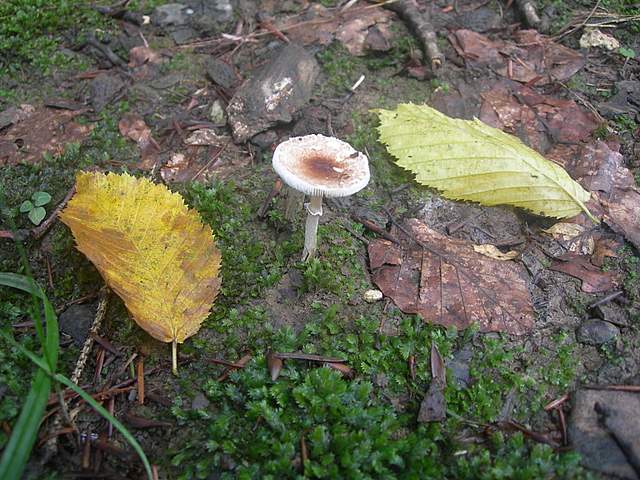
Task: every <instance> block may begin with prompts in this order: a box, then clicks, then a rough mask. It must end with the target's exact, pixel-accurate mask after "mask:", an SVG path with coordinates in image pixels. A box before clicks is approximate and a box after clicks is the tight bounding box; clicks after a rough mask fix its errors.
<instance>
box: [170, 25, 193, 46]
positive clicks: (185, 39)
mask: <svg viewBox="0 0 640 480" xmlns="http://www.w3.org/2000/svg"><path fill="white" fill-rule="evenodd" d="M197 37H198V32H196V31H195V30H194V29H193V28H191V27H180V28H176V29H175V30H174V31H172V32H171V38H173V41H174V42H176V45H184V44H185V43H189V42H190V41H191V40H193V39H194V38H197Z"/></svg>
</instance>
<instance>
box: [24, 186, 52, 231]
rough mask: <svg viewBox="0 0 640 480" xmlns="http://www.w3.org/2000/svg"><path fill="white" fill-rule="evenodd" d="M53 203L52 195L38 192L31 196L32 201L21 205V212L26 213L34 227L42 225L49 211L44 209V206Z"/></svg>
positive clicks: (26, 201)
mask: <svg viewBox="0 0 640 480" xmlns="http://www.w3.org/2000/svg"><path fill="white" fill-rule="evenodd" d="M50 201H51V195H49V194H48V193H47V192H36V193H34V194H33V195H31V200H25V201H24V202H22V205H20V212H21V213H26V214H27V216H28V217H29V220H31V223H33V224H34V225H40V223H41V222H42V220H44V217H45V216H46V215H47V211H46V210H45V209H44V205H46V204H48V203H49V202H50Z"/></svg>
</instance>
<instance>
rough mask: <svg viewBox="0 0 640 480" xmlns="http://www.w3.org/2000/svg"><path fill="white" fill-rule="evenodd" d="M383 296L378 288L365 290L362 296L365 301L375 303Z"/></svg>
mask: <svg viewBox="0 0 640 480" xmlns="http://www.w3.org/2000/svg"><path fill="white" fill-rule="evenodd" d="M383 296H384V295H382V292H381V291H380V290H367V291H366V292H364V295H363V296H362V298H364V301H365V302H367V303H375V302H379V301H380V300H382V297H383Z"/></svg>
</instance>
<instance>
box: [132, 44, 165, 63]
mask: <svg viewBox="0 0 640 480" xmlns="http://www.w3.org/2000/svg"><path fill="white" fill-rule="evenodd" d="M160 63H162V55H160V54H159V53H158V52H155V51H153V50H152V49H150V48H149V47H144V46H140V47H133V48H132V49H131V50H129V67H131V68H135V67H141V66H142V65H145V64H152V65H157V64H160Z"/></svg>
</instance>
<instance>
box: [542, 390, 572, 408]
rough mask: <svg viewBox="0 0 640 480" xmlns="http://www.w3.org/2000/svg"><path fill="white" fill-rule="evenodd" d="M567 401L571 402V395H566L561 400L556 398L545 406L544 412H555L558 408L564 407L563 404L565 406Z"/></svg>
mask: <svg viewBox="0 0 640 480" xmlns="http://www.w3.org/2000/svg"><path fill="white" fill-rule="evenodd" d="M567 400H569V394H568V393H565V394H564V395H563V396H561V397H560V398H556V399H555V400H552V401H550V402H549V403H547V404H546V405H545V406H544V411H545V412H548V411H549V410H555V409H556V408H559V407H560V406H562V404H564V402H566V401H567Z"/></svg>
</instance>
